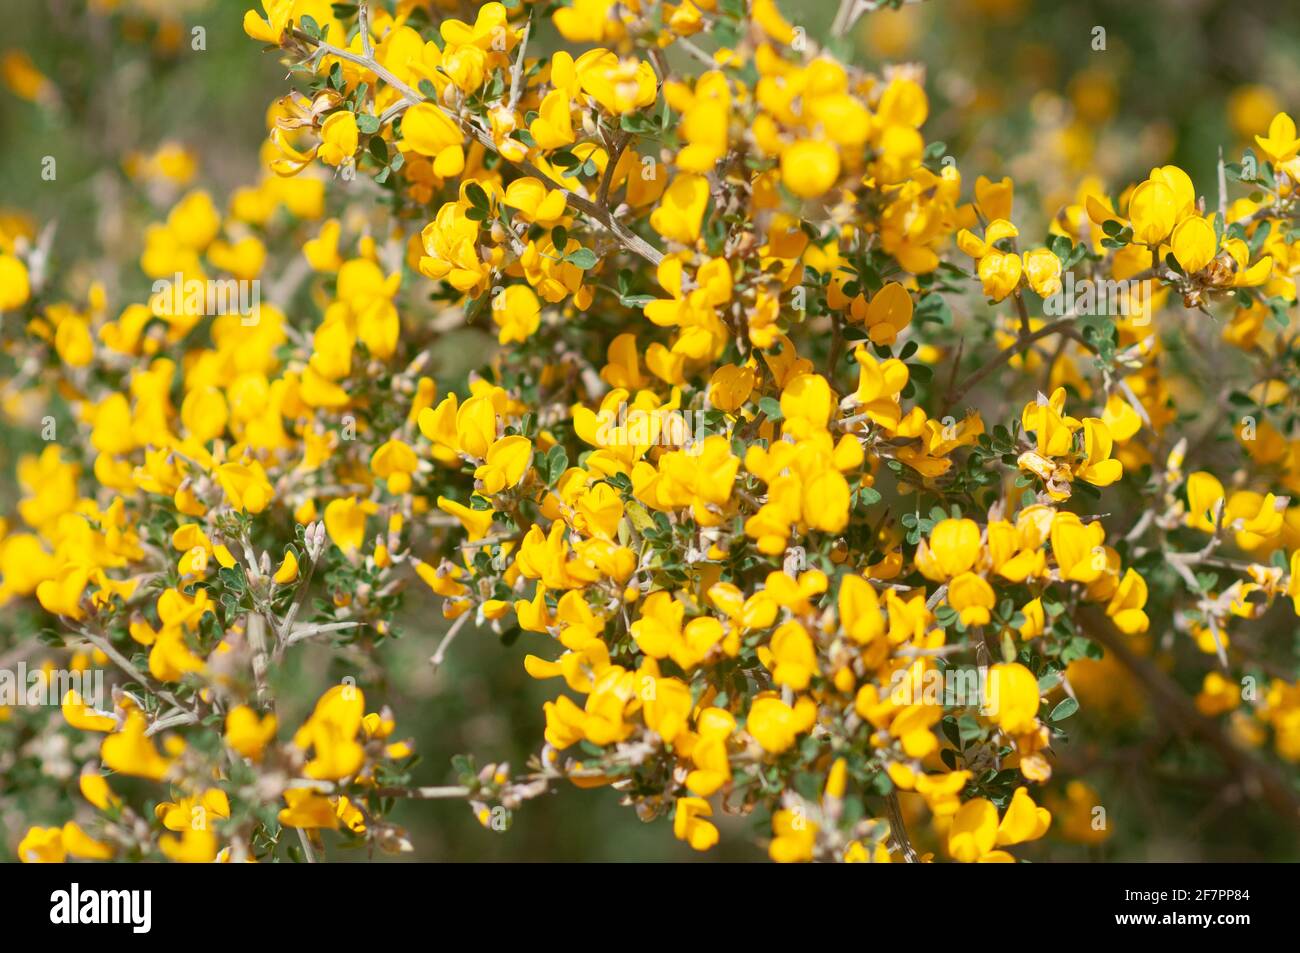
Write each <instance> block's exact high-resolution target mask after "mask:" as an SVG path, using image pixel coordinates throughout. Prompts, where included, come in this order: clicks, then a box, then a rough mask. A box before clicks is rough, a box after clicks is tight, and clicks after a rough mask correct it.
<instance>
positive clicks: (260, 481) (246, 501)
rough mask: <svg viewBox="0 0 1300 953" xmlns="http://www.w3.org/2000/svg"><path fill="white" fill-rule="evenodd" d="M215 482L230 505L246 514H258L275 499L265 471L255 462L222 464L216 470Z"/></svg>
mask: <svg viewBox="0 0 1300 953" xmlns="http://www.w3.org/2000/svg"><path fill="white" fill-rule="evenodd" d="M217 482H218V483H220V484H221V489H222V490H223V491H224V492H225V494H226V499H227V501H229V503H230V505H231V506H232V507H234V508H235V509H237V510H243V511H244V512H247V513H260V512H262V511H263V510H264V509H266V508H267V507H268V506H270V505H271V501H272V500H274V499H275V490H274V488H273V487H272V486H271V481H270V480H269V479H267V476H266V470H265V468H263V466H262V464H261V463H259V462H258V461H256V460H253V461H252V462H250V463H223V464H222V465H221V466H220V467H219V468H218V469H217Z"/></svg>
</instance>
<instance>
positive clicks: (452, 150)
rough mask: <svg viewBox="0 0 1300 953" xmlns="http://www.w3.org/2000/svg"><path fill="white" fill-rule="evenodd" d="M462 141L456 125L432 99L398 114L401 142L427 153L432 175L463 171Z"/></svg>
mask: <svg viewBox="0 0 1300 953" xmlns="http://www.w3.org/2000/svg"><path fill="white" fill-rule="evenodd" d="M464 141H465V134H464V133H463V132H461V130H460V127H458V126H457V125H456V123H455V122H454V121H453V120H452V119H451V117H450V116H448V115H447V114H446V113H445V112H443V111H442V110H441V109H439V108H438V107H437V106H435V105H434V104H433V103H418V104H417V105H415V106H412V107H411V108H410V109H408V110H407V111H406V114H405V115H404V116H403V117H402V144H403V146H405V147H406V148H407V149H410V150H411V151H412V152H416V153H418V154H420V155H424V156H429V157H431V158H432V159H433V172H434V175H437V176H438V177H439V178H444V179H447V178H451V177H453V176H457V175H460V174H461V172H463V171H464V169H465V152H464V149H463V148H462V146H463V144H464Z"/></svg>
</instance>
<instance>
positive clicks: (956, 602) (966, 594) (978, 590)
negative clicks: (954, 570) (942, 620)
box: [948, 572, 997, 625]
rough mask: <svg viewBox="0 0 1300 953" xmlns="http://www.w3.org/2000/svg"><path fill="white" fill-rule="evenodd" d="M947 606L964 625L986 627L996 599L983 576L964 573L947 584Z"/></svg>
mask: <svg viewBox="0 0 1300 953" xmlns="http://www.w3.org/2000/svg"><path fill="white" fill-rule="evenodd" d="M948 605H950V606H952V607H953V608H954V609H955V610H957V612H958V613H959V614H960V615H961V621H962V623H963V624H964V625H987V624H988V622H989V619H990V612H991V611H992V609H993V607H994V606H995V605H997V597H996V596H995V595H994V593H993V587H992V586H990V585H989V584H988V582H986V581H985V579H984V577H983V576H977V575H976V574H975V573H972V572H964V573H962V574H961V575H959V576H956V577H954V578H953V580H952V581H951V582H949V583H948Z"/></svg>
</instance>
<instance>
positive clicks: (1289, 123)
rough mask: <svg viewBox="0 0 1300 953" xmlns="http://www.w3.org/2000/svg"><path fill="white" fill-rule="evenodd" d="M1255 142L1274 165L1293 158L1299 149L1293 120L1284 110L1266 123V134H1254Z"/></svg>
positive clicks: (1299, 144)
mask: <svg viewBox="0 0 1300 953" xmlns="http://www.w3.org/2000/svg"><path fill="white" fill-rule="evenodd" d="M1255 142H1256V144H1257V145H1258V146H1259V148H1260V150H1261V151H1262V152H1263V153H1264V155H1266V156H1268V158H1269V161H1270V162H1272V163H1273V164H1274V165H1280V164H1282V163H1283V162H1287V161H1289V160H1291V159H1294V158H1295V157H1296V152H1297V151H1298V150H1300V138H1298V137H1297V136H1296V127H1295V120H1293V119H1292V118H1291V117H1290V116H1288V115H1287V114H1286V113H1284V112H1280V113H1278V114H1277V115H1276V116H1274V117H1273V121H1272V122H1270V123H1269V124H1268V136H1256V137H1255Z"/></svg>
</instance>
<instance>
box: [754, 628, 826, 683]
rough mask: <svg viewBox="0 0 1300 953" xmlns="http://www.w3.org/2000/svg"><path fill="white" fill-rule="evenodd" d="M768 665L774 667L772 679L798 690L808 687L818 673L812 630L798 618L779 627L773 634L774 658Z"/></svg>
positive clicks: (772, 657)
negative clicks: (805, 626) (806, 627)
mask: <svg viewBox="0 0 1300 953" xmlns="http://www.w3.org/2000/svg"><path fill="white" fill-rule="evenodd" d="M766 664H767V665H768V667H769V668H770V669H771V670H772V681H774V682H775V683H776V684H778V685H782V686H786V687H788V688H792V689H794V690H795V691H797V692H800V691H803V690H804V689H805V688H807V687H808V683H809V682H810V681H811V680H812V676H813V675H816V674H818V671H819V669H818V666H817V651H816V649H815V648H814V646H813V642H812V638H811V637H810V636H809V635H808V630H807V629H805V628H804V627H803V626H802V625H800V624H799V623H798V622H797V621H795V620H793V619H791V620H790V621H789V622H786V623H784V624H783V625H781V626H779V627H778V628H777V630H776V631H775V632H773V633H772V642H771V649H770V658H769V659H767V660H766Z"/></svg>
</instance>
